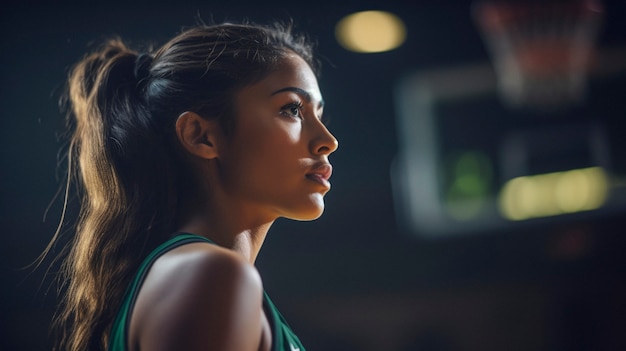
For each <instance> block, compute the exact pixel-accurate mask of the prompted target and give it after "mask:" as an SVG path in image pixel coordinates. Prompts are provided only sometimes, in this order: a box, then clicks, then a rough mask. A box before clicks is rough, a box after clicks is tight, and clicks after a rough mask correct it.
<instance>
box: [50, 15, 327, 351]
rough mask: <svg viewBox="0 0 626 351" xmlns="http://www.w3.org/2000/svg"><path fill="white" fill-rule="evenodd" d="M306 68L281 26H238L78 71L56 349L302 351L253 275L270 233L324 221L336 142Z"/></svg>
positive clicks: (107, 55)
mask: <svg viewBox="0 0 626 351" xmlns="http://www.w3.org/2000/svg"><path fill="white" fill-rule="evenodd" d="M316 67H317V65H316V62H315V61H314V59H313V57H312V54H311V47H310V45H309V44H308V43H307V42H306V41H305V40H304V39H303V38H302V37H299V36H295V35H293V34H292V33H291V30H290V28H289V27H280V26H273V27H269V26H258V25H249V24H220V25H211V26H206V25H201V26H197V27H193V28H191V29H188V30H186V31H184V32H182V33H181V34H179V35H177V36H176V37H175V38H173V39H172V40H170V41H169V42H168V43H166V44H165V45H164V46H163V47H161V48H160V49H158V50H157V51H156V52H154V53H142V54H138V53H137V52H135V51H132V50H130V49H129V48H127V47H126V46H125V45H124V44H123V43H122V42H121V41H119V40H113V41H110V42H108V43H106V44H105V45H104V46H103V47H102V48H101V49H100V50H99V51H97V52H94V53H91V54H89V55H88V56H86V57H85V58H84V59H82V60H81V61H80V62H78V64H77V65H76V66H75V67H74V68H73V70H72V71H71V73H70V76H69V80H68V87H69V89H68V97H69V102H70V104H71V108H72V109H71V113H70V117H71V118H70V121H71V122H72V126H73V129H72V130H73V132H72V139H71V145H70V153H69V156H70V166H71V167H73V168H74V170H72V172H75V173H76V177H75V178H76V179H77V180H78V182H79V184H80V185H81V186H80V188H81V189H82V191H81V194H82V203H81V212H80V216H79V219H78V224H77V228H76V235H75V237H74V239H73V241H72V242H71V246H70V252H69V255H68V256H67V258H66V260H65V262H64V273H65V278H66V279H67V281H68V283H67V287H66V289H65V290H66V293H65V298H64V301H63V305H62V311H61V314H60V322H61V325H62V326H63V330H65V335H64V337H63V338H62V340H61V348H62V349H63V350H70V351H78V350H107V349H108V350H115V351H118V350H120V351H121V350H128V351H139V350H144V351H146V350H150V351H159V350H163V351H165V350H179V351H184V350H186V351H192V350H204V351H208V350H224V351H225V350H233V351H246V350H255V351H256V350H290V351H291V350H301V351H302V350H304V348H303V346H302V345H301V344H300V341H299V340H298V338H297V337H296V336H295V334H294V333H293V332H292V331H291V329H290V328H289V327H288V325H287V323H286V322H285V321H284V319H283V318H282V317H281V315H280V313H279V312H278V311H277V310H276V308H275V306H274V305H273V304H272V302H271V301H270V299H269V298H268V296H267V295H266V294H265V292H264V290H263V286H262V282H261V279H260V277H259V274H258V272H257V270H256V269H255V268H254V262H255V259H256V257H257V254H258V253H259V250H260V249H261V246H262V245H263V241H264V239H265V236H266V234H267V232H268V230H269V228H270V226H271V225H272V223H273V222H274V220H276V219H277V218H279V217H286V218H292V219H297V220H312V219H315V218H317V217H319V216H320V215H321V214H322V212H323V209H324V195H325V194H326V192H328V191H329V189H330V183H329V178H330V175H331V172H332V168H331V165H330V163H329V161H328V156H329V155H330V154H331V153H332V152H333V151H335V150H336V149H337V140H336V139H335V138H334V137H333V135H332V134H330V132H329V131H328V130H327V129H326V127H325V125H324V124H323V123H322V119H321V118H322V113H323V108H324V104H323V100H322V96H321V93H320V90H319V87H318V84H317V77H316ZM72 172H70V174H71V173H72Z"/></svg>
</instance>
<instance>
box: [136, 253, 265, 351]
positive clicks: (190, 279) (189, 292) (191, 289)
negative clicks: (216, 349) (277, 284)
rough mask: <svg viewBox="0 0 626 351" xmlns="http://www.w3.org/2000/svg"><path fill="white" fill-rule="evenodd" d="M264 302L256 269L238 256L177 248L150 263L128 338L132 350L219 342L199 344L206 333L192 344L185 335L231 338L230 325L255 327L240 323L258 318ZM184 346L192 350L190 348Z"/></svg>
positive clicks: (191, 347)
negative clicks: (224, 336)
mask: <svg viewBox="0 0 626 351" xmlns="http://www.w3.org/2000/svg"><path fill="white" fill-rule="evenodd" d="M262 299H263V288H262V283H261V279H260V277H259V274H258V272H257V270H256V268H255V267H254V266H253V265H252V264H250V263H249V262H247V261H246V260H245V259H244V258H243V257H242V256H240V255H239V254H237V253H235V252H233V251H231V250H228V249H225V248H221V247H219V246H216V245H212V244H208V243H190V244H186V245H183V246H180V247H177V248H175V249H173V250H171V251H168V252H167V253H165V254H163V255H162V256H161V257H159V258H158V259H157V260H156V261H155V262H154V264H153V266H152V267H151V268H150V270H149V272H148V274H147V276H146V279H145V281H144V283H143V285H142V287H141V289H140V291H139V294H138V295H137V300H136V304H135V308H134V311H133V312H132V313H133V315H132V318H131V328H130V334H129V341H130V345H131V350H133V349H134V350H137V349H138V348H137V347H133V346H134V345H137V343H139V342H141V344H142V345H141V346H142V347H141V348H142V349H155V348H154V347H156V345H160V346H159V347H162V345H167V344H170V343H172V344H173V345H179V346H180V345H182V344H181V343H193V342H199V343H201V344H205V345H206V342H219V341H217V340H202V339H203V338H206V335H207V333H204V335H205V336H200V339H199V340H195V341H194V340H192V339H193V338H190V337H189V336H190V335H196V336H197V335H198V334H197V333H196V331H197V330H212V331H216V332H218V331H219V330H222V331H223V333H217V334H214V333H213V332H212V333H209V334H208V335H220V334H223V335H229V334H230V331H232V330H230V329H232V328H233V327H234V328H240V327H246V325H247V326H249V327H251V328H255V323H250V322H246V321H245V320H244V319H246V318H253V319H258V318H255V317H256V316H257V315H258V314H260V313H262ZM229 321H232V323H233V325H230V324H229ZM229 328H230V329H229ZM223 329H228V330H223ZM226 331H229V333H226ZM239 335H241V334H239ZM244 335H246V334H244ZM247 335H250V334H247ZM181 338H182V339H184V340H179V339H181ZM146 343H148V344H146ZM257 345H258V344H257ZM188 347H189V349H194V347H193V345H191V344H189V345H188ZM163 349H167V348H163Z"/></svg>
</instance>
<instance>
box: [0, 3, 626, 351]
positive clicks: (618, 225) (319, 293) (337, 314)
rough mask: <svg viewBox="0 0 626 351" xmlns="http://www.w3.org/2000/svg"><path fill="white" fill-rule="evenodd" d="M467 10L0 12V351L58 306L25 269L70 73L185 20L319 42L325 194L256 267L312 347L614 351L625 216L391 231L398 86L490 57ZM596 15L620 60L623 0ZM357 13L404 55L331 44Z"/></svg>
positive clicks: (344, 7) (39, 332)
mask: <svg viewBox="0 0 626 351" xmlns="http://www.w3.org/2000/svg"><path fill="white" fill-rule="evenodd" d="M470 5H471V2H469V1H456V2H451V1H448V2H436V4H435V2H434V1H432V2H426V1H420V2H417V1H413V2H409V1H406V2H400V1H395V0H393V1H391V0H390V1H345V2H342V1H327V0H326V1H321V2H320V1H318V2H313V1H304V2H283V3H281V2H278V1H269V2H261V1H259V2H239V1H228V2H224V1H222V2H216V1H215V2H211V1H205V2H200V1H196V2H193V1H184V0H181V1H178V2H174V1H171V2H164V1H156V2H131V1H126V2H120V1H108V2H81V3H76V4H72V3H68V2H54V1H49V2H43V1H23V2H9V3H5V5H2V8H1V9H0V26H1V29H2V34H3V35H2V39H1V40H2V49H1V50H0V82H1V83H2V84H0V116H1V117H2V128H0V133H1V134H0V143H1V145H0V150H1V151H0V152H1V153H2V156H1V159H0V160H1V162H2V168H1V172H0V189H1V194H0V198H1V199H2V202H1V210H0V228H2V236H1V239H0V240H1V243H0V269H1V271H0V279H2V281H1V283H0V284H1V289H0V349H1V350H45V349H50V340H49V338H48V332H47V329H48V326H49V323H50V319H51V316H52V313H53V312H54V309H55V303H56V295H55V290H54V287H51V283H52V280H51V279H50V278H48V279H45V278H44V273H45V271H46V265H47V264H49V263H50V262H49V260H48V261H46V265H44V266H43V267H41V268H39V269H32V268H24V267H25V266H27V265H28V264H29V263H31V262H33V261H34V260H35V258H36V257H37V256H38V254H39V253H40V252H41V251H42V250H43V249H44V248H45V246H46V244H47V242H48V241H49V239H50V238H51V236H52V234H53V233H54V231H55V228H56V225H57V223H58V221H59V216H60V207H61V201H59V200H56V201H52V200H53V198H54V195H55V193H56V192H57V189H58V188H59V187H60V186H61V185H62V184H61V183H62V175H63V166H61V167H60V168H59V167H57V163H58V160H57V151H58V150H59V148H60V146H61V143H60V142H59V141H58V136H59V134H60V133H61V132H62V130H63V122H62V113H61V112H60V111H59V108H58V105H57V100H58V98H59V96H60V94H61V91H62V88H63V84H64V78H65V76H66V74H67V70H68V67H69V66H70V65H71V64H72V63H73V62H75V61H76V60H77V59H79V58H80V57H81V56H82V55H83V53H84V52H85V51H86V50H87V48H88V45H90V44H91V43H94V42H96V43H97V42H99V41H101V40H102V39H104V38H106V37H109V36H111V35H119V36H121V37H122V38H125V39H127V40H129V41H130V43H131V44H133V43H136V44H142V43H145V42H147V41H150V42H156V43H163V42H164V41H165V40H167V39H168V38H170V37H171V36H173V35H174V34H175V33H177V32H178V31H179V30H180V29H181V27H182V26H187V25H192V24H194V22H195V18H196V17H198V16H199V17H201V18H203V19H204V20H205V21H208V22H210V21H211V19H213V20H215V21H216V22H221V21H224V20H233V21H239V20H241V19H244V18H248V19H250V20H253V21H257V22H265V21H268V20H271V19H278V20H284V19H287V18H293V19H294V20H295V23H296V24H297V28H298V29H300V30H302V31H305V32H308V33H311V34H312V35H313V36H314V37H316V38H317V39H318V41H319V48H318V52H319V53H320V54H321V55H322V56H323V57H324V63H323V65H324V67H323V73H322V77H321V80H320V87H321V89H322V92H323V94H324V97H325V100H326V103H327V113H328V114H329V115H330V116H331V124H330V128H331V130H332V131H333V132H334V134H335V135H336V137H337V138H338V139H339V141H340V147H339V150H338V151H337V152H336V153H335V154H333V156H332V158H331V161H332V162H333V164H334V165H335V172H334V175H333V190H332V191H331V192H330V193H329V194H328V195H327V209H326V213H325V215H324V216H323V217H322V218H321V219H319V220H317V221H315V222H310V223H298V222H291V221H286V220H279V221H278V222H277V223H276V224H275V225H274V227H273V229H272V231H271V232H270V235H269V236H268V238H267V240H266V245H265V246H264V248H263V250H262V252H261V254H260V257H259V259H258V261H257V263H258V267H259V270H260V272H261V275H262V276H263V279H264V284H265V288H266V290H267V291H268V293H269V294H270V295H271V296H272V298H273V300H274V302H275V303H276V304H277V305H278V306H279V308H280V309H281V311H282V312H283V314H284V315H286V317H287V319H288V321H289V322H290V324H291V325H292V327H293V328H294V329H295V330H296V332H297V333H298V334H299V336H300V337H301V339H302V341H303V343H304V345H305V346H307V349H308V350H365V351H369V350H398V351H404V350H432V351H438V350H624V349H626V332H625V331H626V301H625V298H624V297H625V296H626V295H625V293H626V282H625V279H624V278H625V277H626V276H625V273H626V272H625V268H626V258H625V257H624V254H623V252H624V249H625V248H626V238H624V235H623V232H624V230H623V226H624V224H625V222H626V220H625V219H624V211H622V210H614V211H604V212H603V211H597V212H594V214H593V215H585V216H569V217H566V219H560V220H556V219H555V220H550V219H548V220H543V221H537V222H533V223H532V224H529V225H524V226H511V227H510V228H506V229H499V230H496V229H485V230H482V231H478V232H472V233H459V234H458V235H447V236H445V237H441V238H432V237H431V238H426V237H425V236H424V235H420V233H419V232H411V231H406V230H402V229H400V226H399V225H398V223H397V220H396V213H397V210H398V209H397V208H396V204H395V202H394V196H393V192H392V185H391V184H392V180H391V177H390V165H391V164H392V162H393V160H394V158H395V156H396V154H397V153H398V140H397V138H396V110H395V105H394V100H393V91H394V87H395V84H396V82H397V81H398V79H400V78H402V77H404V76H406V74H408V72H413V71H415V70H418V71H427V70H430V69H436V68H441V67H449V66H462V65H465V64H472V63H485V62H488V60H489V56H488V53H487V50H486V48H485V44H484V42H483V41H482V39H481V37H480V34H479V32H478V31H477V29H476V27H475V25H474V23H473V22H472V18H471V15H470ZM605 8H606V19H605V23H604V26H603V28H602V30H601V32H600V34H599V38H598V46H599V47H601V48H612V47H623V46H624V45H626V26H625V23H626V2H624V1H621V0H613V1H605ZM369 9H378V10H387V11H391V12H393V13H396V14H397V15H399V16H400V17H401V18H402V19H403V20H404V22H405V23H406V25H407V31H408V37H407V42H406V43H405V44H404V45H403V46H402V47H400V48H399V49H397V50H394V51H391V52H387V53H379V54H369V55H364V54H355V53H350V52H347V51H345V50H343V49H342V48H340V46H339V45H338V44H337V43H336V41H335V39H334V26H335V24H336V23H337V21H338V20H339V19H341V18H342V17H343V16H345V15H347V14H349V13H351V12H354V11H360V10H369ZM624 86H625V85H623V84H622V85H619V84H617V85H616V87H617V88H615V89H613V90H612V94H614V95H612V96H615V105H614V106H615V107H614V108H611V107H609V108H608V110H610V111H612V112H613V113H614V114H615V115H616V116H622V117H624V118H626V113H625V112H626V110H624V109H623V106H624V104H623V101H621V99H620V93H621V96H624V94H625V93H626V90H620V89H623V87H624ZM616 89H617V90H616ZM494 103H497V102H494ZM605 104H608V105H609V106H613V105H611V104H612V102H611V101H606V102H605ZM452 110H453V109H452ZM583 110H585V111H587V112H585V113H591V112H589V109H583ZM538 123H539V122H538ZM618 125H619V124H618ZM621 128H622V129H621V132H622V133H620V129H617V130H613V133H612V135H613V136H615V137H616V138H617V139H620V137H621V136H623V135H624V134H623V132H624V131H626V130H625V129H624V128H623V123H622V124H621ZM481 137H483V138H490V137H494V135H489V134H488V133H485V135H482V136H481ZM616 145H617V147H621V145H623V144H621V143H617V144H616ZM618 154H619V153H618ZM615 161H616V163H619V162H623V161H621V160H615ZM622 164H623V163H622ZM51 202H52V205H51V210H50V212H49V213H48V216H47V218H45V220H44V213H45V212H46V208H47V207H48V205H49V204H50V203H51Z"/></svg>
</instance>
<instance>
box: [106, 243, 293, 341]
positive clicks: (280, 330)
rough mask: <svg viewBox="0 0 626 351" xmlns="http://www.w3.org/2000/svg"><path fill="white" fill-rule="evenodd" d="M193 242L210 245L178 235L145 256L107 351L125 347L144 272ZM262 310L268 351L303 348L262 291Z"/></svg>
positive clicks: (116, 322)
mask: <svg viewBox="0 0 626 351" xmlns="http://www.w3.org/2000/svg"><path fill="white" fill-rule="evenodd" d="M197 242H207V243H211V244H214V243H213V242H212V241H210V240H209V239H207V238H205V237H202V236H198V235H194V234H186V233H182V234H179V235H177V236H175V237H174V238H172V239H170V240H168V241H166V242H165V243H163V244H161V245H160V246H159V247H157V248H156V249H155V250H154V251H152V252H151V253H150V254H149V255H148V257H146V259H145V260H144V261H143V262H142V263H141V266H140V267H139V270H138V272H137V274H136V275H135V278H134V279H133V281H132V283H131V285H130V286H129V287H128V289H127V290H126V294H125V296H124V300H123V301H122V306H121V308H120V310H119V312H118V313H117V317H116V318H115V322H114V323H113V328H112V329H111V336H110V338H109V347H108V351H127V350H128V348H127V345H128V328H129V326H130V315H131V311H132V309H133V307H134V305H135V300H136V298H137V294H138V293H139V289H140V288H141V285H142V284H143V281H144V279H145V277H146V274H147V273H148V269H149V268H150V266H152V264H153V263H154V261H156V259H157V258H159V256H161V255H163V254H164V253H166V252H168V251H170V250H172V249H174V248H176V247H179V246H181V245H185V244H189V243H197ZM263 310H264V311H265V314H266V315H267V318H268V320H269V323H270V327H271V329H272V347H271V350H272V351H304V347H303V346H302V344H301V343H300V340H299V339H298V337H297V336H296V335H295V334H294V332H293V331H292V330H291V328H290V327H289V325H288V324H287V322H286V321H285V319H284V318H283V316H282V315H281V314H280V312H279V311H278V309H276V306H274V303H272V301H271V300H270V298H269V296H268V295H267V293H266V292H265V291H264V292H263Z"/></svg>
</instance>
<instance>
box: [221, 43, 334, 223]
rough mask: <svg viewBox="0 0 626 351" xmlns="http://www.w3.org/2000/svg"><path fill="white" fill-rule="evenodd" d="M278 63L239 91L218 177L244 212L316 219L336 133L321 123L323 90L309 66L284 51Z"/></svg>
mask: <svg viewBox="0 0 626 351" xmlns="http://www.w3.org/2000/svg"><path fill="white" fill-rule="evenodd" d="M279 67H280V68H279V69H278V70H277V71H274V72H273V73H271V74H270V75H268V76H267V77H266V78H264V79H263V80H261V81H259V82H258V83H255V84H253V85H250V86H247V87H245V88H243V89H242V90H241V91H240V92H239V93H238V94H237V95H236V99H235V114H236V117H235V118H236V124H235V128H234V132H233V133H232V134H231V135H229V136H228V137H225V138H223V147H220V156H219V157H218V162H219V171H220V177H221V182H222V184H223V186H224V190H225V191H226V192H227V193H228V195H229V197H230V198H234V199H236V200H237V201H238V202H239V203H241V204H242V205H243V208H242V209H243V210H244V211H247V210H250V211H253V213H255V214H256V213H258V214H260V215H262V216H269V218H271V219H275V218H278V217H287V218H292V219H300V220H310V219H315V218H317V217H319V216H320V215H321V214H322V212H323V210H324V195H325V194H326V193H327V192H328V191H329V190H330V182H329V180H328V178H330V173H331V168H330V164H329V162H328V156H329V155H330V154H331V153H332V152H334V151H335V150H336V149H337V140H336V139H335V137H334V136H333V135H332V134H331V133H330V132H329V131H328V129H326V127H325V126H324V124H323V123H322V122H321V117H322V112H323V101H322V95H321V93H320V90H319V87H318V84H317V79H316V77H315V74H314V73H313V71H312V70H311V68H310V67H309V65H308V64H307V63H306V62H305V61H304V60H303V59H302V58H301V57H299V56H298V55H296V54H289V55H287V56H286V57H285V59H284V61H283V62H282V63H281V64H280V66H279ZM257 211H258V212H257Z"/></svg>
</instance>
